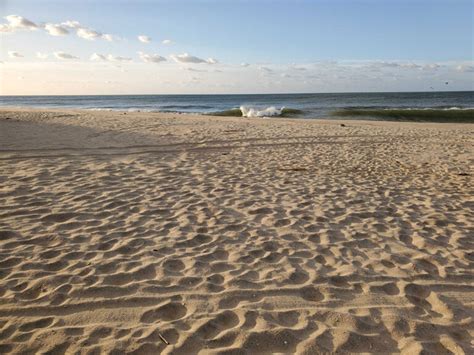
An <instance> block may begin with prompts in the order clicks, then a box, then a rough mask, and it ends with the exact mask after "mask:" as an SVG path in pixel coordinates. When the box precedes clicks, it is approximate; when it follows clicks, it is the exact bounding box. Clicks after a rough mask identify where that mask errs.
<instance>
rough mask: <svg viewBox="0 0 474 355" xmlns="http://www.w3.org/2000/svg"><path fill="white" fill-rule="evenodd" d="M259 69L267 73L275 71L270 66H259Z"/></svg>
mask: <svg viewBox="0 0 474 355" xmlns="http://www.w3.org/2000/svg"><path fill="white" fill-rule="evenodd" d="M258 69H259V70H261V71H263V72H265V73H273V70H272V69H270V68H268V67H258Z"/></svg>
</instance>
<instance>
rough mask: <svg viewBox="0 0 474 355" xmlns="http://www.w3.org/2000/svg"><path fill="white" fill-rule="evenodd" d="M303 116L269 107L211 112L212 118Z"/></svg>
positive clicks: (244, 107)
mask: <svg viewBox="0 0 474 355" xmlns="http://www.w3.org/2000/svg"><path fill="white" fill-rule="evenodd" d="M301 114H303V111H302V110H298V109H294V108H287V107H282V108H280V109H278V108H276V107H274V106H271V107H267V108H265V109H259V108H255V107H248V106H240V108H233V109H230V110H225V111H218V112H211V113H209V115H212V116H229V117H249V118H251V117H260V118H263V117H294V116H298V115H301Z"/></svg>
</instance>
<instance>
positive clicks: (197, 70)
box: [183, 68, 207, 73]
mask: <svg viewBox="0 0 474 355" xmlns="http://www.w3.org/2000/svg"><path fill="white" fill-rule="evenodd" d="M183 69H184V70H187V71H192V72H195V73H205V72H207V70H201V69H196V68H183Z"/></svg>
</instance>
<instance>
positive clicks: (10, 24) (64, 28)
mask: <svg viewBox="0 0 474 355" xmlns="http://www.w3.org/2000/svg"><path fill="white" fill-rule="evenodd" d="M4 18H5V19H6V20H7V22H6V23H3V24H0V32H16V31H20V30H29V31H32V30H38V29H43V30H44V31H45V32H46V33H48V34H49V35H51V36H66V35H68V34H69V33H70V31H71V30H75V31H76V34H77V36H78V37H80V38H83V39H87V40H95V39H104V40H106V41H113V40H114V39H115V38H116V37H115V36H113V35H111V34H108V33H102V32H99V31H96V30H93V29H91V28H88V27H85V26H82V25H81V24H80V23H79V22H78V21H74V20H68V21H64V22H62V23H59V24H55V23H46V24H44V25H37V24H36V23H34V22H33V21H31V20H29V19H27V18H25V17H22V16H18V15H9V16H5V17H4Z"/></svg>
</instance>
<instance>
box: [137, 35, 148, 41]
mask: <svg viewBox="0 0 474 355" xmlns="http://www.w3.org/2000/svg"><path fill="white" fill-rule="evenodd" d="M137 38H138V40H139V41H140V42H142V43H150V42H151V37H149V36H146V35H140V36H138V37H137Z"/></svg>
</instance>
